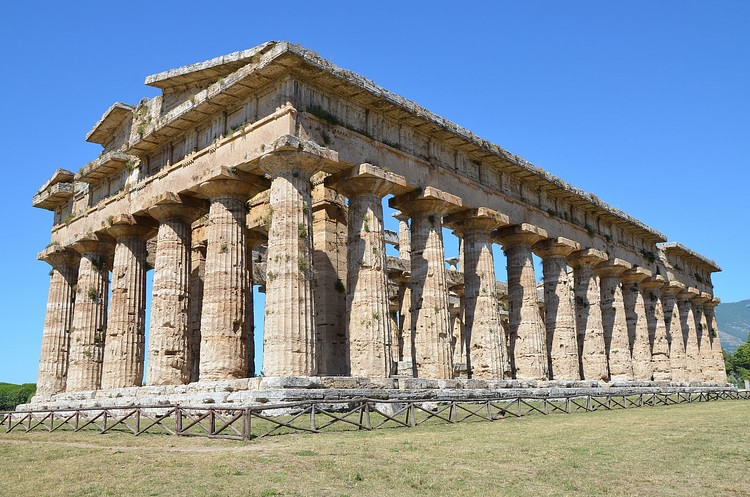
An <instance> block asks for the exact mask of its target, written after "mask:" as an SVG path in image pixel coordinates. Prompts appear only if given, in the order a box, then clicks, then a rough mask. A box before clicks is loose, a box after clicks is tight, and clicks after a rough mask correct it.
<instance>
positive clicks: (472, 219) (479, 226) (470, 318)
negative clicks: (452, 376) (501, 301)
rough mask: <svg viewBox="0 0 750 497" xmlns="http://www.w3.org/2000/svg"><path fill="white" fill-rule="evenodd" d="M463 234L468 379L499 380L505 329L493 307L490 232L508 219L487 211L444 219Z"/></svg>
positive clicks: (505, 361) (494, 282)
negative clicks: (458, 228)
mask: <svg viewBox="0 0 750 497" xmlns="http://www.w3.org/2000/svg"><path fill="white" fill-rule="evenodd" d="M446 224H452V225H456V226H458V227H460V230H461V232H462V233H463V263H462V265H461V269H462V270H463V273H464V333H463V339H464V344H463V345H464V348H465V353H466V368H467V371H468V373H469V377H470V378H496V379H502V378H503V372H504V371H506V370H507V369H508V368H509V366H508V358H507V355H506V352H505V330H504V329H503V326H502V324H501V323H500V313H499V312H498V307H497V278H496V276H495V259H494V257H493V255H492V238H491V236H490V234H491V232H492V230H494V229H496V228H499V227H501V226H507V225H508V217H507V216H505V215H504V214H500V213H499V212H497V211H494V210H492V209H487V208H484V207H482V208H479V209H472V210H471V211H468V212H465V213H464V212H462V213H459V214H455V215H453V216H450V217H449V218H446Z"/></svg>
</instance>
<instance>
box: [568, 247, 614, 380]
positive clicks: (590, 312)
mask: <svg viewBox="0 0 750 497" xmlns="http://www.w3.org/2000/svg"><path fill="white" fill-rule="evenodd" d="M568 260H569V261H570V264H571V266H573V279H574V284H575V285H574V286H575V309H576V334H577V337H578V353H579V354H580V360H581V378H582V379H584V380H601V381H607V380H608V379H609V371H608V370H607V352H606V346H605V340H604V329H603V326H602V311H601V302H600V299H601V289H600V286H599V278H598V277H597V275H596V273H595V272H594V267H595V266H596V265H598V264H600V263H602V262H604V261H606V260H607V254H605V253H604V252H602V251H600V250H595V249H585V250H580V251H578V252H574V253H573V254H571V255H570V257H569V258H568Z"/></svg>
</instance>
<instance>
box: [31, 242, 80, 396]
mask: <svg viewBox="0 0 750 497" xmlns="http://www.w3.org/2000/svg"><path fill="white" fill-rule="evenodd" d="M38 259H39V260H42V261H45V262H46V263H48V264H49V265H50V266H52V270H51V271H50V281H49V294H48V295H47V311H46V313H45V316H44V331H43V332H42V353H41V357H40V359H39V375H38V377H37V383H36V392H37V394H40V395H47V394H53V393H59V392H64V391H65V380H66V378H67V374H68V346H69V343H68V338H69V333H70V326H71V323H72V320H73V301H74V300H75V298H74V297H75V288H76V280H77V279H78V264H79V256H78V254H76V253H74V252H71V251H68V250H65V249H63V248H62V247H60V246H59V245H52V246H51V247H49V248H47V249H46V250H45V251H44V252H42V253H40V254H39V257H38Z"/></svg>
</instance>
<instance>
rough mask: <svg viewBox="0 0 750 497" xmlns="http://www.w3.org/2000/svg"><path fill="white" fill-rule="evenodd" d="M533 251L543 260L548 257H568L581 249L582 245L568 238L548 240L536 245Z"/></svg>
mask: <svg viewBox="0 0 750 497" xmlns="http://www.w3.org/2000/svg"><path fill="white" fill-rule="evenodd" d="M531 249H532V250H533V251H534V252H536V254H537V255H538V256H539V257H541V258H542V259H546V258H548V257H566V258H567V257H568V256H569V255H570V254H572V253H573V252H575V251H577V250H580V249H581V244H580V243H578V242H574V241H573V240H570V239H568V238H563V237H556V238H547V239H546V240H542V241H540V242H537V243H535V244H534V246H533V247H531Z"/></svg>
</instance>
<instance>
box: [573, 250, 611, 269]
mask: <svg viewBox="0 0 750 497" xmlns="http://www.w3.org/2000/svg"><path fill="white" fill-rule="evenodd" d="M607 259H608V256H607V254H606V253H605V252H602V251H601V250H596V249H593V248H587V249H583V250H579V251H577V252H573V253H572V254H570V256H569V257H568V263H570V265H571V266H572V267H574V268H578V267H581V266H596V265H597V264H601V263H602V262H604V261H606V260H607Z"/></svg>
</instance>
